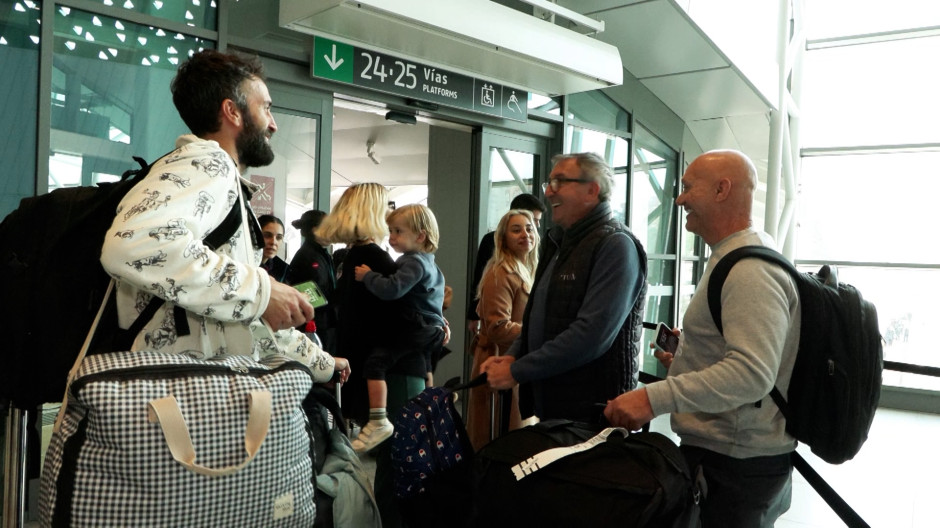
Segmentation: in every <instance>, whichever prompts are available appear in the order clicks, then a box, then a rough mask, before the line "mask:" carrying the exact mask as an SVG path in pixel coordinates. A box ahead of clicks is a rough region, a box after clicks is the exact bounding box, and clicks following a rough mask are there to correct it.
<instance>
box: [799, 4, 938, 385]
mask: <svg viewBox="0 0 940 528" xmlns="http://www.w3.org/2000/svg"><path fill="white" fill-rule="evenodd" d="M806 7H807V12H806V20H807V34H808V35H809V38H810V39H817V40H810V41H809V42H808V43H807V50H808V51H807V52H806V55H805V58H804V69H803V83H802V84H803V87H802V94H803V96H802V102H801V110H802V117H803V121H802V125H801V143H802V149H803V150H802V155H803V158H802V168H801V181H800V200H799V211H798V217H797V218H798V231H797V234H798V236H797V263H798V264H800V265H801V268H802V269H804V270H811V271H815V270H816V269H818V267H819V264H820V263H823V262H833V263H836V264H837V265H838V269H839V278H840V280H842V281H844V282H847V283H850V284H852V285H854V286H856V287H857V288H858V289H859V290H860V291H861V292H862V294H863V295H864V296H865V298H866V299H867V300H869V301H871V302H873V303H874V304H875V306H876V308H877V309H878V323H879V326H880V327H881V334H882V336H883V337H884V340H885V359H886V360H892V361H899V362H904V363H913V364H918V365H927V366H940V350H938V348H937V346H936V345H935V344H934V340H933V339H932V337H933V335H932V334H933V332H932V325H933V323H934V321H936V320H937V318H938V316H940V309H938V308H937V302H936V300H937V299H938V298H940V289H938V287H937V285H938V284H940V264H938V263H937V257H936V251H934V250H933V247H932V244H931V243H930V240H929V239H930V236H929V234H925V233H926V231H924V229H925V228H926V229H927V230H929V227H930V226H932V225H933V224H934V214H933V207H934V203H933V201H932V200H931V198H932V197H933V196H935V195H936V194H937V192H938V191H940V183H938V182H937V179H936V176H935V172H936V167H937V166H938V163H940V152H938V145H940V133H938V132H937V130H936V123H937V121H938V120H940V107H938V106H937V105H936V104H935V103H934V102H935V100H936V95H935V94H936V93H937V91H938V89H940V83H938V81H937V79H936V78H935V77H936V76H935V75H934V74H933V73H932V69H931V68H930V66H929V64H928V63H927V62H925V61H927V58H929V57H933V56H936V55H937V54H938V53H940V37H936V36H928V35H929V32H923V31H921V30H920V29H919V28H924V27H927V26H936V25H937V24H940V4H938V3H937V2H934V1H929V0H900V1H898V2H893V3H890V4H883V3H877V2H865V3H863V4H861V5H860V4H859V3H858V2H850V1H848V0H829V1H827V2H807V3H806ZM860 11H861V12H860ZM848 12H855V15H854V16H851V17H849V16H844V15H845V14H846V13H848ZM908 29H911V31H910V32H908V31H907V30H908ZM873 33H878V34H877V35H873ZM884 382H885V384H886V385H894V386H899V387H905V388H914V389H927V390H934V391H936V390H940V380H938V379H937V378H931V377H927V376H917V375H912V374H901V373H897V372H893V371H885V373H884Z"/></svg>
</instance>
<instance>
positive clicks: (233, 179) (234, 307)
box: [101, 135, 334, 382]
mask: <svg viewBox="0 0 940 528" xmlns="http://www.w3.org/2000/svg"><path fill="white" fill-rule="evenodd" d="M176 146H177V149H176V150H175V151H173V152H171V153H170V154H168V155H167V156H165V157H163V158H161V159H160V160H158V161H157V162H156V163H155V164H154V165H153V168H152V169H151V171H150V173H149V174H148V175H147V177H146V178H145V179H144V180H143V181H142V182H140V183H138V184H137V185H135V186H134V188H133V189H131V190H130V192H128V193H127V195H126V196H125V197H124V199H123V200H122V201H121V204H120V205H119V206H118V210H117V216H116V217H115V219H114V223H113V224H112V226H111V229H110V230H109V231H108V233H107V235H106V236H105V240H104V246H103V247H102V254H101V264H102V266H104V269H105V270H106V271H107V272H108V273H109V274H110V275H111V276H112V277H114V278H116V279H117V285H118V286H117V307H118V319H119V323H120V326H121V327H122V328H125V329H126V328H128V327H130V325H131V324H132V323H133V322H134V320H135V319H136V318H137V315H138V314H139V313H140V312H141V311H142V310H143V309H144V308H145V307H146V306H147V303H148V302H149V301H150V299H151V297H152V296H154V295H157V296H159V297H161V298H163V299H164V300H166V301H168V302H167V303H165V304H164V305H163V306H161V307H160V309H159V310H158V311H157V314H156V315H155V316H154V317H153V319H152V320H151V321H150V322H148V323H147V324H146V326H145V327H144V329H143V330H142V331H141V332H140V333H139V334H138V335H137V337H136V338H135V340H134V344H133V346H132V350H153V351H160V352H166V353H169V354H186V355H189V356H192V357H194V358H199V359H209V358H213V357H218V356H224V355H245V356H253V357H255V358H256V359H261V358H264V357H267V356H271V355H275V354H279V355H284V356H287V357H289V358H291V359H296V360H299V361H301V362H302V363H304V364H307V365H309V366H310V370H311V371H312V372H313V374H314V377H315V378H316V380H317V381H321V382H322V381H327V380H328V379H329V378H330V377H331V376H332V375H333V365H334V360H333V357H332V356H330V355H329V354H328V353H326V352H324V351H323V350H321V349H320V348H319V347H317V346H316V345H315V344H313V343H312V342H311V341H310V340H309V339H307V337H306V336H304V334H303V333H301V332H298V331H296V330H294V329H291V330H284V331H279V332H273V331H272V330H271V329H270V328H269V327H268V326H267V325H266V324H264V323H263V322H262V321H261V319H260V317H261V314H263V313H264V311H265V309H266V308H267V305H268V300H269V299H270V295H271V285H270V279H269V278H268V274H267V272H266V271H264V269H263V268H260V267H259V263H260V262H261V250H260V249H255V248H254V247H253V245H252V240H251V234H250V233H251V231H250V228H249V222H257V220H255V219H254V217H250V215H248V214H247V213H244V210H243V213H244V214H242V223H241V227H240V228H239V229H238V230H237V231H236V233H235V235H234V236H233V237H232V238H231V239H230V240H229V241H228V242H227V243H224V244H222V245H221V246H220V247H219V248H218V249H216V250H215V251H213V250H211V249H209V248H208V247H207V246H206V245H204V244H203V242H202V240H203V238H205V237H206V236H207V235H208V234H209V233H210V232H211V231H212V230H213V229H214V228H215V227H216V226H218V225H219V224H220V223H221V222H222V219H223V218H225V216H226V215H227V214H228V212H229V211H230V210H231V208H232V205H233V204H234V203H235V201H236V200H238V201H240V202H242V203H243V201H244V200H246V199H248V197H243V196H242V193H241V192H240V191H239V187H240V186H241V185H242V184H245V185H247V186H248V187H249V188H251V189H253V190H254V189H255V188H256V187H255V186H254V184H252V183H251V182H248V181H247V180H245V179H244V178H242V177H241V176H240V175H239V173H238V167H237V166H236V165H235V162H234V160H233V159H232V157H231V156H229V155H228V153H226V152H225V151H224V150H222V149H221V148H220V147H219V145H218V143H216V142H215V141H209V140H203V139H200V138H198V137H196V136H193V135H184V136H180V138H179V139H177V141H176ZM242 207H243V206H242ZM174 305H179V306H181V307H183V308H185V309H186V317H187V319H188V322H189V328H190V334H189V335H188V336H181V335H177V330H176V324H175V323H174V319H173V306H174Z"/></svg>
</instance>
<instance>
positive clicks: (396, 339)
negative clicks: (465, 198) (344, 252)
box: [352, 204, 450, 452]
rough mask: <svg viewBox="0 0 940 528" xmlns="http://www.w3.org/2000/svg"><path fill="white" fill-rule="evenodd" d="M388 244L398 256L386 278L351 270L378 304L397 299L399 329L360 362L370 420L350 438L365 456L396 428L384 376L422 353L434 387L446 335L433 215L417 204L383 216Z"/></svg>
mask: <svg viewBox="0 0 940 528" xmlns="http://www.w3.org/2000/svg"><path fill="white" fill-rule="evenodd" d="M386 222H387V223H388V230H389V239H388V243H389V245H390V246H391V247H392V248H393V249H394V250H395V251H397V252H399V253H402V256H401V257H399V258H398V260H396V261H395V268H396V269H395V272H394V273H391V274H387V275H383V274H382V273H378V272H376V271H373V270H372V269H371V268H370V267H369V266H368V265H365V264H363V265H359V266H356V268H355V274H356V280H357V281H361V282H362V283H363V284H364V285H365V287H366V289H367V290H368V291H369V292H371V293H372V294H373V295H375V296H376V297H378V298H379V299H382V300H394V299H397V300H398V308H399V314H400V315H401V316H403V321H404V322H403V323H401V324H402V326H403V328H399V329H396V331H394V332H393V337H392V338H391V339H390V342H389V343H387V344H388V346H387V347H379V348H377V349H375V350H373V351H372V353H371V354H369V356H368V357H367V358H365V361H364V363H363V364H364V367H363V370H364V376H365V377H366V383H367V387H368V390H369V422H368V423H367V424H366V425H365V427H363V428H362V431H361V432H360V433H359V437H358V438H356V439H355V440H353V442H352V445H353V448H354V449H355V450H356V451H357V452H365V451H368V450H370V449H372V448H373V447H375V446H377V445H379V444H380V443H381V442H382V441H383V440H385V439H386V438H388V437H390V436H391V435H392V432H393V430H394V428H393V426H392V423H391V422H390V421H389V419H388V414H387V411H386V400H387V398H388V387H387V385H386V383H385V373H386V372H387V371H388V370H389V369H390V368H392V367H393V366H394V365H395V364H396V363H397V362H398V361H399V360H401V359H402V358H404V357H406V356H410V355H412V354H416V353H417V354H420V355H421V357H422V358H423V359H424V361H425V365H426V367H425V368H426V372H427V383H428V385H430V384H431V383H432V379H433V377H432V374H431V357H432V356H434V355H435V352H440V348H441V347H442V346H443V345H445V344H446V342H447V340H448V338H449V336H450V332H449V329H448V328H447V321H446V320H445V319H444V314H443V305H444V274H443V273H441V270H440V269H439V268H438V267H437V264H435V262H434V252H435V251H436V250H437V247H438V241H439V238H440V234H439V231H438V227H437V219H436V218H434V213H432V212H431V210H430V209H428V208H427V207H425V206H423V205H420V204H410V205H405V206H402V207H400V208H398V209H395V210H394V211H392V212H391V213H390V214H389V215H388V217H387V218H386Z"/></svg>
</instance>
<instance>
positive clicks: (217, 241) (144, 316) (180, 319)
mask: <svg viewBox="0 0 940 528" xmlns="http://www.w3.org/2000/svg"><path fill="white" fill-rule="evenodd" d="M171 152H172V151H171ZM171 152H167V153H166V154H164V155H163V156H160V157H159V158H157V161H159V160H161V159H163V158H164V157H166V156H167V155H168V154H170V153H171ZM134 161H136V162H137V163H139V164H140V166H141V168H140V169H131V170H128V171H126V172H125V173H124V174H123V175H122V176H121V179H122V180H123V179H126V178H129V177H131V176H133V177H134V178H143V177H145V176H146V175H147V174H148V173H149V172H150V169H151V168H153V166H154V164H155V163H156V161H155V162H153V163H151V164H149V165H147V162H145V161H144V160H143V159H142V158H139V157H137V156H134ZM243 190H244V186H243ZM245 204H246V206H245V207H246V208H247V201H246V202H245ZM241 223H242V207H241V204H240V200H236V201H235V203H234V204H232V208H231V209H229V212H228V214H227V215H225V218H223V219H222V222H221V223H219V225H217V226H216V227H215V228H214V229H213V230H212V231H210V232H209V234H208V235H206V237H205V238H204V239H203V240H202V243H203V244H204V245H205V246H206V247H208V248H209V249H211V250H212V251H215V250H216V249H218V248H219V247H220V246H221V245H222V244H224V243H226V242H228V241H229V239H231V238H232V237H233V236H235V233H236V232H237V231H238V228H239V227H240V226H241ZM254 223H255V224H257V223H258V222H257V220H256V221H255V222H254ZM257 230H258V231H259V232H260V231H261V229H260V228H257ZM254 238H255V235H254V233H252V239H254ZM164 302H165V301H164V300H163V299H162V298H160V297H157V296H156V295H154V296H153V297H152V298H151V299H150V302H149V303H147V306H146V307H145V308H144V309H143V310H142V311H141V312H140V314H139V315H138V316H137V319H135V320H134V322H133V323H132V324H131V326H130V328H128V329H127V330H126V331H125V332H123V333H122V336H121V337H119V338H116V339H115V346H113V347H112V348H114V349H115V350H127V349H129V348H130V347H131V344H132V343H133V342H134V339H135V338H136V337H137V334H139V333H140V331H141V330H143V329H144V325H146V324H147V323H149V322H150V321H151V320H152V319H153V316H154V315H156V314H157V310H159V309H160V307H161V306H163V303H164ZM173 323H174V324H175V326H176V333H177V335H181V336H188V335H189V334H190V333H191V331H190V328H189V320H188V319H187V318H186V310H185V309H183V308H182V307H181V306H179V305H176V306H174V307H173Z"/></svg>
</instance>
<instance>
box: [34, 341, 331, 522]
mask: <svg viewBox="0 0 940 528" xmlns="http://www.w3.org/2000/svg"><path fill="white" fill-rule="evenodd" d="M312 384H313V378H312V377H311V375H310V372H309V370H308V369H307V368H306V367H305V366H304V365H302V364H301V363H297V362H293V361H288V362H285V363H283V364H281V365H279V366H277V367H273V368H272V367H268V366H264V365H262V364H259V363H258V362H256V361H254V360H252V359H251V358H249V357H229V358H225V359H221V360H212V361H201V360H195V359H191V358H188V357H185V356H180V355H168V354H159V353H147V352H115V353H110V354H100V355H93V356H88V357H86V358H85V359H84V361H83V362H82V364H81V368H80V369H79V370H78V372H77V375H76V377H75V378H74V381H73V382H72V384H71V386H70V389H69V394H68V395H67V405H66V409H65V413H64V414H63V415H62V416H61V417H60V418H61V419H60V421H58V422H57V424H56V430H55V432H54V433H53V436H52V441H51V443H50V446H49V451H48V453H47V455H46V461H45V464H44V467H43V471H42V482H41V489H40V516H41V522H42V525H43V526H94V527H102V526H135V527H136V526H173V527H179V526H187V527H191V526H213V527H216V526H251V527H256V526H304V527H307V526H312V525H313V522H314V518H315V516H316V507H315V506H314V496H313V495H314V475H313V461H312V458H313V456H314V455H313V452H312V447H313V443H312V437H311V435H310V430H309V427H308V422H307V418H306V416H305V414H304V411H303V408H302V407H301V403H302V402H303V400H304V398H305V397H306V396H307V394H308V392H309V391H310V389H311V387H312Z"/></svg>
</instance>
